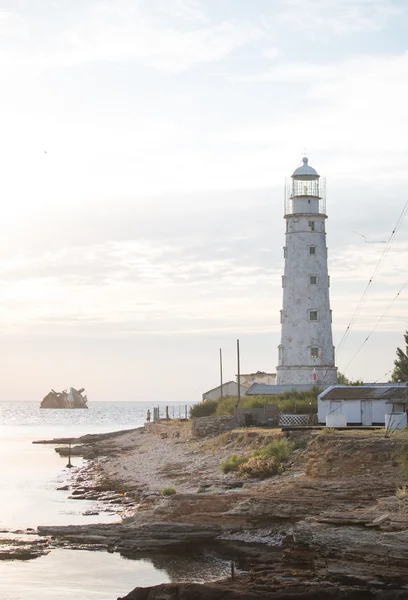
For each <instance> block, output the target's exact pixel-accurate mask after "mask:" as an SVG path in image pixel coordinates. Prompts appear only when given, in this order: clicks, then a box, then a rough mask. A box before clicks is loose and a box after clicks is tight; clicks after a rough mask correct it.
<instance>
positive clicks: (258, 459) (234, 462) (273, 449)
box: [221, 438, 292, 479]
mask: <svg viewBox="0 0 408 600" xmlns="http://www.w3.org/2000/svg"><path fill="white" fill-rule="evenodd" d="M291 452H292V445H291V444H289V442H288V440H287V439H286V438H283V439H279V440H273V441H272V442H269V443H268V444H266V446H263V447H262V448H257V449H256V450H254V451H253V452H252V454H251V455H249V456H239V455H238V454H235V453H234V454H232V455H231V456H230V457H229V458H228V459H227V460H226V461H225V462H224V463H223V464H222V465H221V470H222V471H223V473H234V472H237V473H238V475H239V476H240V477H256V478H258V479H263V478H265V477H271V476H272V475H277V474H278V473H281V472H282V471H284V468H285V467H284V463H285V462H286V461H287V460H288V458H289V456H290V455H291Z"/></svg>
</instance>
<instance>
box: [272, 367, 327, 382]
mask: <svg viewBox="0 0 408 600" xmlns="http://www.w3.org/2000/svg"><path fill="white" fill-rule="evenodd" d="M276 383H277V385H291V384H293V385H296V384H306V383H316V385H325V386H327V387H328V386H329V385H335V384H336V383H337V367H331V366H330V367H324V366H319V367H305V366H294V367H284V366H280V367H277V368H276Z"/></svg>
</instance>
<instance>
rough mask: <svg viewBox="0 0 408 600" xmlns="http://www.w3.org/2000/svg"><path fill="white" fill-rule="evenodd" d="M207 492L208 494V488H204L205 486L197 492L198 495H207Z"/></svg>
mask: <svg viewBox="0 0 408 600" xmlns="http://www.w3.org/2000/svg"><path fill="white" fill-rule="evenodd" d="M206 492H208V488H206V487H204V486H203V485H202V486H201V487H199V488H198V490H197V494H205V493H206Z"/></svg>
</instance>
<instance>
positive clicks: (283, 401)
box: [215, 386, 321, 416]
mask: <svg viewBox="0 0 408 600" xmlns="http://www.w3.org/2000/svg"><path fill="white" fill-rule="evenodd" d="M320 392H321V390H320V389H319V388H318V387H317V386H313V387H312V388H311V389H310V390H308V391H306V392H296V391H295V390H293V391H291V392H285V393H284V394H277V395H276V396H275V395H274V396H270V395H265V396H241V400H240V403H239V407H240V408H258V407H262V406H265V405H271V404H273V405H275V406H276V407H277V408H278V411H279V412H284V413H298V414H308V415H309V414H311V415H312V414H315V413H317V396H318V395H319V394H320ZM237 402H238V397H237V396H225V397H224V398H223V399H222V400H221V399H220V400H219V401H218V402H217V407H216V413H215V414H217V415H219V416H221V415H233V414H234V408H235V406H236V404H237Z"/></svg>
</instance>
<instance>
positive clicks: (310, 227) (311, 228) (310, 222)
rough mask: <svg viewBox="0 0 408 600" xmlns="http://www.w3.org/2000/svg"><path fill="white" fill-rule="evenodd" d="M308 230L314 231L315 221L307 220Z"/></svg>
mask: <svg viewBox="0 0 408 600" xmlns="http://www.w3.org/2000/svg"><path fill="white" fill-rule="evenodd" d="M309 230H310V231H314V230H315V222H314V221H309Z"/></svg>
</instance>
